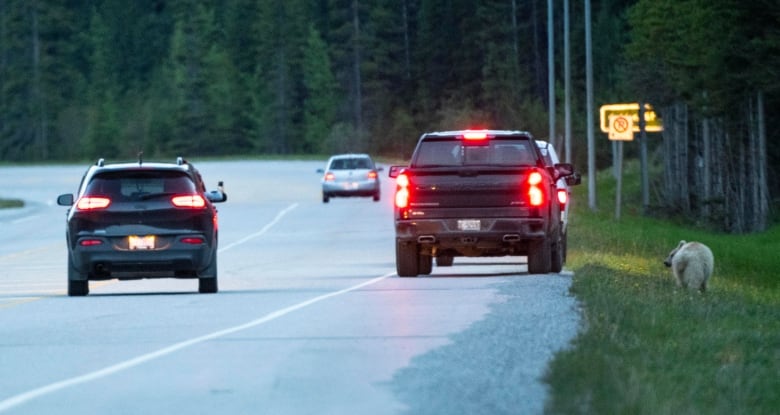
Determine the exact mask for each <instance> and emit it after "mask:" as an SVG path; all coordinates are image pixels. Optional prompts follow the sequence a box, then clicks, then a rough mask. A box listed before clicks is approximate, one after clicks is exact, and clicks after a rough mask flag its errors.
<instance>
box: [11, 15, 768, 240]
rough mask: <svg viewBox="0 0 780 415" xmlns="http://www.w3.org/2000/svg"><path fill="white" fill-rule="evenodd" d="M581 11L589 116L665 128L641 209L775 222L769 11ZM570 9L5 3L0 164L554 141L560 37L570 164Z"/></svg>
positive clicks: (578, 28) (606, 150)
mask: <svg viewBox="0 0 780 415" xmlns="http://www.w3.org/2000/svg"><path fill="white" fill-rule="evenodd" d="M589 3H590V4H591V9H590V12H589V13H588V15H589V16H590V24H591V27H592V41H593V42H592V44H593V54H592V56H593V85H594V88H593V92H594V103H595V110H594V114H593V117H594V118H593V119H594V120H595V123H598V108H599V106H601V105H604V104H610V103H619V102H637V101H642V102H648V103H651V104H652V105H653V106H654V108H655V109H656V112H657V113H658V114H659V115H660V116H661V117H662V119H663V120H664V128H665V131H664V132H663V133H654V134H650V137H649V143H650V161H651V163H652V165H653V166H654V168H655V170H654V171H655V174H654V175H653V180H652V187H653V202H652V203H653V205H658V206H663V207H664V211H667V212H673V213H674V214H680V215H682V216H684V217H687V218H691V219H695V220H696V221H697V222H702V223H704V224H707V225H712V226H714V227H716V228H718V229H722V230H725V231H728V232H737V233H740V232H753V231H761V230H764V229H766V228H767V227H768V226H770V225H771V224H772V222H773V207H774V209H775V210H776V208H777V207H778V199H779V198H780V180H778V173H779V172H778V167H777V166H779V165H780V144H779V143H780V134H778V132H777V130H778V129H777V128H774V127H775V126H776V125H777V123H778V122H780V111H777V109H778V108H779V107H780V74H778V68H780V3H779V2H778V1H777V0H756V1H742V0H592V1H591V2H589ZM584 4H587V3H584V2H583V1H570V0H569V1H566V2H565V1H564V0H371V1H368V0H228V1H222V0H132V1H128V0H0V162H42V161H85V160H94V159H96V158H98V157H105V158H106V159H108V160H110V159H133V158H135V157H136V155H137V154H138V152H141V151H142V152H143V153H144V155H145V156H144V157H145V158H166V157H173V156H176V155H182V156H185V157H188V158H198V157H215V156H235V155H241V156H251V155H306V154H312V155H327V154H330V153H336V152H346V151H355V152H370V153H372V154H375V155H381V156H386V157H391V158H395V159H404V158H407V157H409V155H410V154H411V151H412V150H413V147H414V144H415V143H416V140H417V138H418V137H419V135H420V134H421V133H422V132H425V131H432V130H443V129H459V128H468V127H489V128H497V129H521V130H527V131H530V132H531V133H533V134H534V135H535V136H536V137H537V138H540V139H547V140H550V141H552V142H555V143H556V144H558V146H560V143H561V141H562V139H561V137H562V134H563V131H564V127H565V126H564V117H563V113H564V110H563V102H564V93H565V91H564V78H565V77H564V75H565V73H564V59H565V56H564V47H563V46H564V42H568V43H569V44H570V50H571V52H570V62H571V65H570V68H571V69H570V74H571V131H572V136H573V149H572V156H573V160H574V163H575V165H576V166H577V168H578V170H580V171H582V172H585V171H586V170H587V158H586V132H587V127H588V126H587V120H588V117H587V113H586V99H585V97H586V95H585V90H586V88H585V86H586V65H585V62H586V55H585V52H586V48H585V16H586V10H585V7H584ZM548 6H552V10H554V12H553V30H552V33H553V34H554V35H553V36H552V38H550V36H549V33H550V32H548V24H547V22H548V13H549V12H548V11H549V10H550V9H549V7H548ZM564 8H568V12H569V13H568V14H569V19H568V21H569V25H568V28H567V27H565V25H564V13H563V10H564ZM565 33H568V39H567V38H566V37H565V36H564V34H565ZM550 41H552V45H553V46H554V47H553V50H554V53H553V54H554V56H552V60H553V62H554V65H553V67H552V68H550V67H549V65H548V50H549V49H548V44H549V42H550ZM550 69H552V71H553V76H554V79H555V85H554V97H555V105H556V108H557V110H556V112H557V117H556V128H555V131H557V132H559V133H556V137H551V138H550V137H548V135H549V131H550V130H549V128H548V112H549V111H548V108H549V107H548V105H549V100H550V98H549V94H548V79H549V78H548V75H549V71H550ZM596 143H597V152H596V154H597V157H596V164H597V167H598V168H600V169H602V168H605V167H608V166H609V165H610V163H611V162H612V150H611V145H610V143H609V141H608V140H607V139H606V134H604V133H601V132H600V131H599V130H598V128H596ZM635 147H636V146H635V145H633V144H631V143H629V145H628V146H627V151H628V157H631V156H632V155H635V154H636V151H637V149H636V148H635Z"/></svg>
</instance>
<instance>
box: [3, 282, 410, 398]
mask: <svg viewBox="0 0 780 415" xmlns="http://www.w3.org/2000/svg"><path fill="white" fill-rule="evenodd" d="M392 275H395V272H390V273H387V274H385V275H382V276H380V277H376V278H374V279H371V280H368V281H365V282H362V283H360V284H357V285H353V286H351V287H349V288H345V289H343V290H339V291H334V292H331V293H328V294H323V295H321V296H319V297H314V298H311V299H309V300H306V301H303V302H300V303H298V304H295V305H292V306H289V307H287V308H282V309H280V310H276V311H274V312H272V313H269V314H266V315H265V316H263V317H260V318H258V319H257V320H253V321H250V322H248V323H244V324H241V325H238V326H234V327H230V328H227V329H224V330H220V331H215V332H213V333H210V334H206V335H204V336H200V337H196V338H194V339H190V340H185V341H183V342H180V343H176V344H173V345H171V346H168V347H165V348H162V349H159V350H157V351H154V352H151V353H148V354H145V355H141V356H138V357H135V358H133V359H130V360H125V361H124V362H120V363H117V364H115V365H111V366H108V367H105V368H103V369H99V370H96V371H94V372H90V373H86V374H83V375H81V376H76V377H72V378H70V379H65V380H61V381H59V382H54V383H51V384H49V385H46V386H42V387H40V388H37V389H33V390H30V391H27V392H24V393H20V394H18V395H15V396H12V397H10V398H6V399H4V400H2V401H0V412H4V411H6V410H8V409H11V408H13V407H16V406H19V405H21V404H23V403H25V402H28V401H31V400H33V399H36V398H40V397H42V396H45V395H48V394H50V393H54V392H57V391H59V390H62V389H65V388H70V387H73V386H76V385H80V384H82V383H87V382H91V381H94V380H97V379H100V378H104V377H106V376H110V375H113V374H115V373H118V372H122V371H124V370H127V369H130V368H133V367H136V366H139V365H141V364H143V363H146V362H148V361H150V360H154V359H157V358H160V357H163V356H166V355H169V354H172V353H173V352H177V351H179V350H182V349H185V348H187V347H190V346H195V345H197V344H200V343H203V342H206V341H209V340H214V339H216V338H219V337H224V336H227V335H228V334H233V333H237V332H239V331H243V330H246V329H250V328H252V327H256V326H259V325H261V324H265V323H268V322H270V321H273V320H276V319H278V318H280V317H284V316H286V315H287V314H290V313H292V312H294V311H297V310H300V309H302V308H305V307H308V306H310V305H312V304H316V303H319V302H320V301H324V300H327V299H328V298H332V297H336V296H339V295H342V294H346V293H348V292H351V291H355V290H358V289H360V288H363V287H365V286H368V285H371V284H375V283H377V282H379V281H382V280H383V279H385V278H388V277H390V276H392Z"/></svg>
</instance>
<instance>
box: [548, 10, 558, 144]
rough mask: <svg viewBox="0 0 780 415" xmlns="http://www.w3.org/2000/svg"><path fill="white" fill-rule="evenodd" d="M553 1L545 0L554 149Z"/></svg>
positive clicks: (549, 97)
mask: <svg viewBox="0 0 780 415" xmlns="http://www.w3.org/2000/svg"><path fill="white" fill-rule="evenodd" d="M553 29H554V25H553V0H547V92H548V94H547V99H548V100H549V102H548V108H549V110H548V111H549V114H550V137H549V141H550V144H552V145H553V147H555V141H556V140H555V36H554V30H553Z"/></svg>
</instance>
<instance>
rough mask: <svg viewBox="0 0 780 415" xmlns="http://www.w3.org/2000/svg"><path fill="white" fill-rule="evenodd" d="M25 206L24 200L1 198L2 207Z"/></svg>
mask: <svg viewBox="0 0 780 415" xmlns="http://www.w3.org/2000/svg"><path fill="white" fill-rule="evenodd" d="M20 207H24V201H22V200H19V199H3V198H0V209H7V208H20Z"/></svg>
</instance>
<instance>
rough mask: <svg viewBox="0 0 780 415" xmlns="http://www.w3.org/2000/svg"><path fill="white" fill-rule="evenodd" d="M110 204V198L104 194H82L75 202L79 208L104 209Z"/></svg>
mask: <svg viewBox="0 0 780 415" xmlns="http://www.w3.org/2000/svg"><path fill="white" fill-rule="evenodd" d="M110 204H111V199H109V198H107V197H104V196H82V197H81V198H80V199H79V201H78V202H76V208H78V209H79V210H100V209H105V208H107V207H108V205H110Z"/></svg>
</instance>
